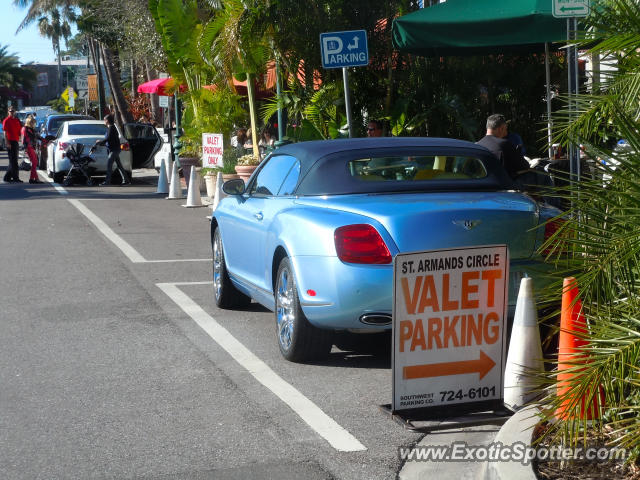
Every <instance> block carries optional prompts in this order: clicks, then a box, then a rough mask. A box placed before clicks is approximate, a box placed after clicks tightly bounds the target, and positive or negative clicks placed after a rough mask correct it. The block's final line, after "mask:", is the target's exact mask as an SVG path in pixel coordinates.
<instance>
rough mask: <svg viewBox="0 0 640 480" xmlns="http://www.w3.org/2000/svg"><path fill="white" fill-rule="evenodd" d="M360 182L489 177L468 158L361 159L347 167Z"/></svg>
mask: <svg viewBox="0 0 640 480" xmlns="http://www.w3.org/2000/svg"><path fill="white" fill-rule="evenodd" d="M348 166H349V172H350V174H351V176H352V177H353V178H355V179H356V180H358V181H376V182H398V181H402V182H407V181H409V182H413V181H423V180H465V179H479V178H485V177H486V176H487V171H486V169H485V167H484V164H483V163H482V161H481V160H480V159H478V158H475V157H469V156H447V155H417V156H411V155H406V156H391V157H373V158H359V159H355V160H351V161H349V163H348Z"/></svg>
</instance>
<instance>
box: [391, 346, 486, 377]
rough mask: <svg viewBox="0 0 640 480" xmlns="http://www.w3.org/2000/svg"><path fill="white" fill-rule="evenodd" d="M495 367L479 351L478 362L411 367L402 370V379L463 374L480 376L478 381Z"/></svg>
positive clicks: (468, 361)
mask: <svg viewBox="0 0 640 480" xmlns="http://www.w3.org/2000/svg"><path fill="white" fill-rule="evenodd" d="M495 365H496V362H494V361H493V360H492V359H491V357H489V355H487V354H486V353H484V352H483V351H482V350H480V358H479V359H478V360H464V361H461V362H445V363H431V364H426V365H411V366H407V367H404V368H403V369H402V377H403V378H405V379H407V380H411V379H414V378H430V377H446V376H448V375H462V374H464V373H476V372H478V373H479V374H480V380H482V378H483V377H484V376H485V375H486V374H487V373H489V372H490V371H491V369H492V368H493V367H494V366H495Z"/></svg>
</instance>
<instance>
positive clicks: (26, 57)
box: [0, 0, 64, 63]
mask: <svg viewBox="0 0 640 480" xmlns="http://www.w3.org/2000/svg"><path fill="white" fill-rule="evenodd" d="M7 4H8V5H7ZM0 5H5V7H4V8H3V9H2V17H3V19H2V26H0V45H2V46H3V47H5V46H6V47H7V52H8V53H10V54H13V53H15V54H17V55H18V57H19V59H20V62H21V63H27V62H31V61H33V62H53V61H54V60H55V56H54V54H53V48H52V47H51V41H50V40H48V39H46V38H44V37H41V36H40V34H39V33H38V28H37V26H36V24H35V23H34V24H32V25H31V26H29V27H27V28H25V29H23V30H22V31H20V33H18V34H17V35H16V29H17V28H18V25H20V22H21V21H22V19H23V18H24V17H25V15H26V14H27V11H26V9H21V8H18V7H16V6H15V5H14V4H13V0H0ZM62 48H63V49H64V44H63V45H62Z"/></svg>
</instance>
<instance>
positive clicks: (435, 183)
mask: <svg viewBox="0 0 640 480" xmlns="http://www.w3.org/2000/svg"><path fill="white" fill-rule="evenodd" d="M223 191H224V193H225V194H226V195H227V196H226V197H225V198H223V199H222V200H221V201H220V203H219V204H218V206H217V208H216V210H215V211H214V212H213V214H212V217H211V243H212V249H213V283H214V295H215V301H216V304H217V305H218V306H219V307H221V308H241V307H242V306H246V305H247V304H248V303H249V302H250V301H251V299H253V300H255V301H256V302H259V303H261V304H262V305H264V306H265V307H266V308H268V309H270V310H272V311H274V312H275V323H276V338H277V341H278V344H279V347H280V351H281V353H282V355H283V356H284V357H285V358H286V359H288V360H291V361H296V362H303V361H308V360H312V359H319V358H322V357H323V356H326V355H328V353H329V351H330V350H331V347H332V343H333V342H332V340H333V332H336V331H352V332H362V333H365V332H364V331H382V330H389V329H390V328H391V312H392V301H393V298H392V292H393V285H392V284H393V258H394V256H395V255H396V254H397V253H399V252H419V251H426V250H437V249H446V248H453V247H466V246H477V245H497V244H506V245H508V248H509V257H510V279H509V283H510V286H509V292H510V294H509V304H510V315H511V316H512V315H513V310H514V306H515V300H516V296H517V288H518V286H519V283H520V282H519V281H520V279H521V278H522V277H523V276H524V275H529V276H532V277H533V278H534V281H536V282H538V283H540V282H543V281H544V280H545V279H544V275H543V274H541V272H543V271H544V265H543V263H542V257H541V256H540V255H539V254H538V253H537V251H538V249H539V247H540V246H541V245H542V243H543V242H544V240H545V238H547V237H548V236H549V235H550V234H551V233H552V230H553V228H551V226H552V225H553V223H551V222H549V223H547V220H549V219H551V218H553V217H555V216H556V215H558V214H559V213H560V212H559V211H558V210H556V209H555V208H553V207H551V206H549V205H547V204H545V203H542V202H541V201H538V200H536V199H534V198H533V197H532V196H530V195H528V194H527V193H524V192H521V191H517V190H516V189H515V187H514V185H513V183H512V182H511V179H510V178H509V176H508V175H507V173H506V171H505V170H504V168H503V167H502V165H500V163H499V162H498V160H497V159H496V158H495V157H493V156H492V154H491V153H490V152H489V151H488V150H486V149H485V148H483V147H481V146H478V145H475V144H473V143H469V142H465V141H462V140H452V139H443V138H361V139H349V140H328V141H314V142H302V143H297V144H291V145H287V146H284V147H281V148H279V149H277V150H276V151H275V152H273V153H272V154H271V155H270V156H269V157H267V158H266V159H265V160H264V161H263V162H262V163H261V164H260V166H259V168H258V169H257V170H256V171H255V172H254V173H253V175H252V176H251V178H250V179H249V181H248V182H247V184H246V185H245V183H244V181H243V180H230V181H228V182H226V183H225V184H224V186H223ZM538 227H539V228H538Z"/></svg>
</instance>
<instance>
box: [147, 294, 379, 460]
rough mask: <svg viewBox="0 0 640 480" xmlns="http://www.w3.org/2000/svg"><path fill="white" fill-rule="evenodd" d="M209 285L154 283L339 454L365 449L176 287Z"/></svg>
mask: <svg viewBox="0 0 640 480" xmlns="http://www.w3.org/2000/svg"><path fill="white" fill-rule="evenodd" d="M208 283H212V282H193V283H188V282H184V283H157V284H156V285H157V286H158V288H160V289H161V290H162V291H163V292H164V293H165V294H166V295H167V296H168V297H169V298H171V300H173V301H174V302H175V303H176V304H177V305H178V306H179V307H180V308H181V309H182V310H183V311H184V312H185V313H186V314H187V315H189V316H190V317H191V318H192V319H193V321H195V322H196V323H197V324H198V325H199V326H200V328H202V329H203V330H204V331H205V332H206V333H207V334H208V335H209V336H210V337H211V338H212V339H213V340H214V341H215V342H216V343H217V344H218V345H220V346H221V347H222V348H223V349H224V350H226V351H227V353H228V354H229V355H231V357H232V358H233V359H234V360H235V361H236V362H238V363H239V364H240V365H241V366H242V367H243V368H245V369H247V371H248V372H249V373H250V374H251V375H253V377H254V378H255V379H256V380H258V382H260V383H261V384H262V385H264V386H265V387H266V388H268V389H269V390H271V392H273V393H274V394H275V395H276V396H277V397H278V398H280V400H282V401H283V402H284V403H286V404H287V405H288V406H289V407H290V408H291V409H292V410H293V411H294V412H295V413H296V414H298V415H299V416H300V418H301V419H302V420H304V421H305V422H306V423H307V425H309V426H310V427H311V428H312V429H313V430H315V431H316V432H317V433H318V434H319V435H320V436H321V437H322V438H324V439H325V440H326V441H327V442H329V444H330V445H331V446H332V447H333V448H335V449H336V450H338V451H341V452H358V451H362V450H366V449H367V448H366V447H365V446H364V445H362V443H360V442H359V441H358V439H357V438H355V437H354V436H353V435H351V434H350V433H349V432H348V431H347V430H346V429H344V428H343V427H341V426H340V425H339V424H338V423H336V421H335V420H334V419H332V418H331V417H330V416H328V415H327V414H326V413H324V412H323V411H322V410H321V409H320V407H318V406H317V405H316V404H315V403H313V402H312V401H311V400H309V399H308V398H307V397H305V396H304V395H303V394H302V393H300V391H298V390H297V389H296V388H294V387H293V386H292V385H290V384H289V383H287V382H285V381H284V380H283V379H282V377H280V376H279V375H278V374H277V373H276V372H274V371H273V370H272V369H271V368H269V366H268V365H267V364H266V363H264V362H263V361H262V360H260V359H259V358H258V357H257V356H255V355H254V354H253V353H252V352H251V351H250V350H249V349H248V348H247V347H245V346H244V345H243V344H242V343H240V342H239V341H238V340H237V339H236V338H235V337H234V336H233V335H231V333H230V332H229V331H228V330H227V329H226V328H224V327H223V326H222V325H220V324H219V323H218V322H216V320H215V319H214V318H213V317H212V316H211V315H209V314H208V313H207V312H205V311H204V310H203V309H202V307H200V306H199V305H198V304H197V303H195V302H194V301H193V300H192V299H191V298H190V297H189V296H188V295H186V294H185V293H184V292H183V291H181V290H180V289H179V288H178V286H179V285H203V284H208Z"/></svg>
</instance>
